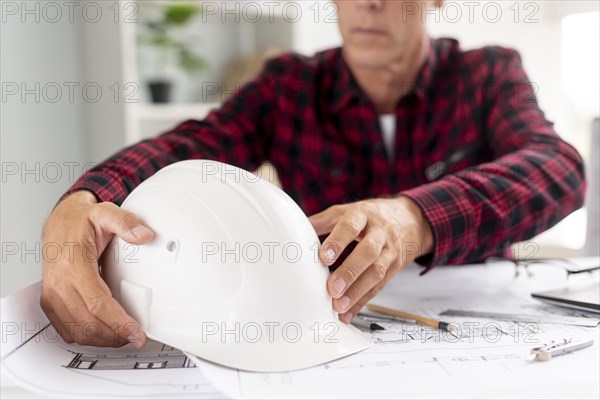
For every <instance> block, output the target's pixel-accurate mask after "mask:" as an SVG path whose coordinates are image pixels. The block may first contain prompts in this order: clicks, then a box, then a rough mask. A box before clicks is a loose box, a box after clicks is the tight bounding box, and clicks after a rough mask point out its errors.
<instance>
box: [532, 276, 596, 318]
mask: <svg viewBox="0 0 600 400" xmlns="http://www.w3.org/2000/svg"><path fill="white" fill-rule="evenodd" d="M531 297H533V298H535V299H538V300H541V301H543V302H546V303H550V304H554V305H557V306H563V307H570V308H577V309H579V310H585V311H592V312H596V313H600V283H598V282H596V283H594V284H591V285H589V284H588V285H585V286H576V287H566V288H562V289H556V290H548V291H545V292H537V293H532V294H531Z"/></svg>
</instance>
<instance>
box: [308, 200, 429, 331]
mask: <svg viewBox="0 0 600 400" xmlns="http://www.w3.org/2000/svg"><path fill="white" fill-rule="evenodd" d="M310 222H311V223H312V225H313V227H314V228H315V230H316V231H317V234H318V235H322V234H326V233H329V232H331V234H330V235H329V236H328V237H327V239H325V241H324V242H323V244H322V246H321V249H320V250H319V258H320V259H321V261H322V262H323V263H324V264H325V265H326V266H330V265H331V264H333V263H334V262H335V261H336V260H337V258H338V257H339V256H340V254H341V253H342V251H343V250H344V249H345V248H346V247H347V246H348V245H349V244H350V243H352V242H353V241H355V240H356V241H358V244H357V246H356V248H355V249H354V250H353V251H352V252H351V253H350V254H349V255H348V257H347V258H346V259H345V260H344V262H343V263H342V264H341V265H340V266H339V268H337V269H336V270H335V271H334V272H333V273H332V274H331V276H330V277H329V280H328V281H327V290H328V291H329V294H330V295H331V297H333V308H334V310H336V311H337V312H338V313H339V314H340V319H341V320H342V321H343V322H346V323H349V322H350V321H351V320H352V318H354V316H356V314H357V313H358V312H359V311H360V309H361V308H362V307H363V306H364V305H365V304H367V302H368V301H369V300H371V299H372V298H373V297H375V295H376V294H377V293H378V292H379V291H380V290H381V289H382V288H383V287H384V286H385V284H386V283H387V281H389V280H390V279H391V278H392V277H393V276H394V275H395V274H396V273H398V272H399V271H401V270H402V269H404V268H405V267H407V266H408V265H409V264H410V263H411V262H412V261H414V260H415V259H416V258H417V257H419V256H421V255H425V254H428V253H430V252H431V251H432V249H433V235H432V233H431V228H430V226H429V223H428V222H427V220H426V218H425V216H424V215H423V212H422V211H421V209H420V208H419V206H418V205H417V204H416V203H415V202H414V201H413V200H411V199H409V198H408V197H403V196H401V197H398V198H394V199H373V200H365V201H359V202H356V203H350V204H344V205H336V206H333V207H330V208H328V209H326V210H325V211H322V212H320V213H318V214H315V215H313V216H311V217H310Z"/></svg>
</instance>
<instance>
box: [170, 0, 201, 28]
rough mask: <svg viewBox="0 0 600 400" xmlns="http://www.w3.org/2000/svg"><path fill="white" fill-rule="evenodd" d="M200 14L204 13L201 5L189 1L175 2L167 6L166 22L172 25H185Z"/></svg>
mask: <svg viewBox="0 0 600 400" xmlns="http://www.w3.org/2000/svg"><path fill="white" fill-rule="evenodd" d="M198 14H202V8H201V7H198V6H196V5H195V4H191V3H187V2H174V3H171V4H169V5H168V6H167V7H166V8H165V22H166V23H167V24H171V25H185V24H186V23H187V22H188V21H189V20H190V19H191V18H192V17H194V16H195V15H198Z"/></svg>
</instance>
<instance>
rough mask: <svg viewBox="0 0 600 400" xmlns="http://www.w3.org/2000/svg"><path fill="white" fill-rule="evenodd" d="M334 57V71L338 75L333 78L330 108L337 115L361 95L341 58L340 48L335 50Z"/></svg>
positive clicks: (358, 87)
mask: <svg viewBox="0 0 600 400" xmlns="http://www.w3.org/2000/svg"><path fill="white" fill-rule="evenodd" d="M335 57H336V60H335V62H334V65H335V71H336V72H337V73H338V74H337V75H336V76H335V82H334V84H333V99H332V100H333V101H332V105H331V107H332V111H333V112H334V113H338V112H340V111H342V110H343V109H344V108H345V107H346V106H348V104H350V102H351V101H352V100H354V99H358V98H360V97H361V96H362V95H363V94H362V90H361V88H360V86H359V85H358V83H357V82H356V80H355V79H354V76H352V73H351V72H350V68H349V67H348V64H346V61H345V60H344V57H343V56H342V48H341V47H339V48H338V49H336V55H335Z"/></svg>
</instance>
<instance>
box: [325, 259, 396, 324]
mask: <svg viewBox="0 0 600 400" xmlns="http://www.w3.org/2000/svg"><path fill="white" fill-rule="evenodd" d="M392 262H393V253H392V252H391V251H388V250H387V249H384V250H383V252H382V253H381V256H380V257H379V258H378V259H377V260H376V261H375V262H374V263H373V264H371V265H370V266H369V268H367V270H366V271H365V272H364V273H362V274H361V275H360V276H359V277H358V278H357V279H356V281H355V282H354V284H353V285H352V286H350V287H349V288H348V289H347V290H346V292H345V294H344V296H342V297H341V298H340V299H334V300H333V308H334V309H335V310H336V311H337V312H338V313H340V319H341V320H342V321H343V322H346V323H349V322H350V321H351V320H352V318H354V316H355V315H356V314H357V313H358V312H359V311H360V309H361V308H362V307H363V306H364V305H365V304H367V302H369V301H370V300H371V299H372V298H373V297H375V295H376V294H377V293H378V292H379V290H381V288H382V287H383V286H384V285H385V283H386V282H387V280H388V278H389V276H390V274H389V271H390V265H391V263H392Z"/></svg>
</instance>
